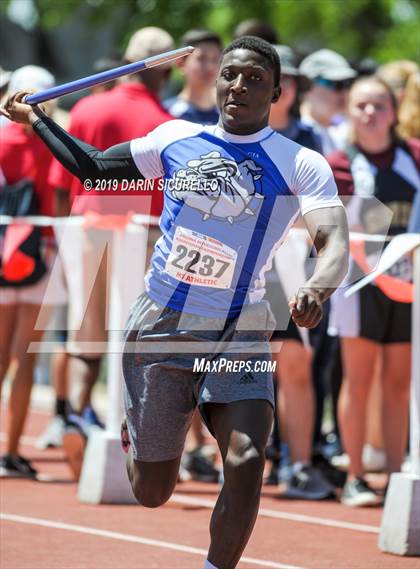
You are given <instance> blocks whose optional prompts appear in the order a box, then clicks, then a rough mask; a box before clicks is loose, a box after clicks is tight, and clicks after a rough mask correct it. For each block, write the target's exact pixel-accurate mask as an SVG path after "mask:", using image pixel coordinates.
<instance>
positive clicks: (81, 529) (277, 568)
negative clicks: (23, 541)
mask: <svg viewBox="0 0 420 569" xmlns="http://www.w3.org/2000/svg"><path fill="white" fill-rule="evenodd" d="M0 520H3V521H8V522H15V523H20V524H28V525H35V526H42V527H47V528H51V529H61V530H66V531H73V532H76V533H84V534H88V535H95V536H97V537H106V538H108V539H117V540H119V541H129V542H131V543H140V544H141V545H150V546H151V547H160V548H162V549H170V550H172V551H181V552H182V553H190V554H191V555H200V556H202V557H206V556H207V553H208V552H207V550H205V549H201V548H199V547H190V546H188V545H181V544H178V543H170V542H168V541H160V540H157V539H150V538H147V537H141V536H138V535H130V534H126V533H119V532H115V531H107V530H102V529H97V528H92V527H87V526H79V525H74V524H65V523H62V522H55V521H54V520H45V519H41V518H31V517H28V516H16V515H14V514H7V513H0ZM241 563H246V564H252V565H258V566H259V567H272V568H273V569H303V567H298V566H296V565H287V564H284V563H277V562H276V561H265V560H264V559H254V558H253V557H242V559H241Z"/></svg>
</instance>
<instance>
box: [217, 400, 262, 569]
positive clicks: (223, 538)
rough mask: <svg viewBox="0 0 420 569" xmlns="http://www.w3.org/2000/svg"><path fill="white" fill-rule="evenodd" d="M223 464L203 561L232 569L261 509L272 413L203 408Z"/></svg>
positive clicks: (256, 404)
mask: <svg viewBox="0 0 420 569" xmlns="http://www.w3.org/2000/svg"><path fill="white" fill-rule="evenodd" d="M206 412H207V413H208V416H209V417H210V422H211V425H212V427H213V430H214V433H215V436H216V440H217V443H218V445H219V448H220V451H221V454H222V458H223V472H224V484H223V488H222V491H221V492H220V495H219V498H218V500H217V502H216V506H215V508H214V510H213V514H212V517H211V522H210V536H211V543H210V548H209V553H208V560H209V561H210V563H212V564H213V565H215V566H216V567H217V568H218V569H233V568H234V567H236V565H237V563H238V562H239V560H240V558H241V555H242V552H243V550H244V549H245V546H246V544H247V543H248V540H249V538H250V536H251V533H252V530H253V527H254V524H255V521H256V518H257V514H258V506H259V503H260V492H261V485H262V479H263V471H264V464H265V447H266V445H267V440H268V437H269V435H270V431H271V426H272V422H273V408H272V407H271V405H270V403H268V401H265V400H246V401H235V402H233V403H229V404H216V403H207V404H206Z"/></svg>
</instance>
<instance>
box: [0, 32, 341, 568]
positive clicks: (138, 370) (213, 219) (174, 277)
mask: <svg viewBox="0 0 420 569" xmlns="http://www.w3.org/2000/svg"><path fill="white" fill-rule="evenodd" d="M24 96H25V93H22V92H20V93H17V94H16V95H15V96H13V97H11V98H10V99H9V100H8V101H7V102H6V104H5V110H4V111H3V114H5V115H6V116H8V117H9V118H11V119H12V120H16V121H19V122H24V123H29V124H32V126H33V129H34V131H35V132H36V133H37V134H38V136H40V137H41V138H42V139H43V140H44V142H45V143H46V144H47V145H48V147H49V148H50V149H51V151H52V152H53V153H54V154H55V156H56V157H57V158H58V159H59V160H60V161H61V162H62V164H64V166H66V168H68V169H69V170H70V171H71V172H72V173H73V174H74V175H76V176H78V177H79V178H80V179H81V180H82V181H83V180H86V179H87V178H90V179H92V180H95V179H118V180H123V179H129V180H132V179H141V178H158V177H160V176H162V177H163V183H164V187H165V206H164V211H163V214H162V217H161V220H160V226H161V230H162V233H163V236H162V238H161V239H160V240H159V241H158V243H157V244H156V247H155V251H154V254H153V257H152V263H151V265H152V266H151V269H150V271H149V272H148V274H147V277H146V292H145V293H144V294H143V295H141V296H140V297H139V299H138V300H137V302H136V304H135V306H134V307H133V310H132V313H131V315H130V318H129V323H128V326H127V330H126V340H127V341H126V347H125V350H124V355H123V369H124V377H125V403H126V413H127V417H126V421H125V422H124V423H123V441H124V442H125V445H126V446H127V447H129V453H128V463H127V469H128V474H129V478H130V481H131V484H132V487H133V491H134V494H135V496H136V497H137V500H138V501H139V502H140V503H141V504H143V505H144V506H147V507H151V508H155V507H158V506H160V505H162V504H164V503H165V502H166V501H167V500H168V499H169V497H170V496H171V493H172V491H173V489H174V487H175V484H176V481H177V476H178V469H179V462H180V457H181V454H182V449H183V445H184V440H185V434H186V433H187V431H188V427H189V424H190V421H191V418H192V414H193V411H194V409H195V407H196V406H197V405H198V406H199V409H200V411H201V413H202V415H203V418H204V420H205V422H206V424H207V425H208V427H209V429H210V431H211V432H212V434H213V435H214V436H215V437H216V440H217V443H218V445H219V448H220V451H221V454H222V457H223V467H224V485H223V488H222V490H221V493H220V495H219V498H218V500H217V503H216V506H215V509H214V512H213V515H212V518H211V523H210V533H211V544H210V549H209V552H208V558H207V560H206V564H205V567H206V569H215V568H216V569H232V568H234V567H236V565H237V563H238V562H239V560H240V557H241V554H242V552H243V550H244V548H245V546H246V544H247V542H248V539H249V537H250V535H251V532H252V529H253V526H254V523H255V520H256V517H257V512H258V505H259V500H260V490H261V483H262V476H263V469H264V462H265V460H264V449H265V446H266V443H267V439H268V436H269V433H270V429H271V425H272V420H273V386H272V377H271V374H270V373H269V372H264V371H261V368H262V367H263V366H262V365H261V364H262V363H264V362H266V361H269V359H270V348H269V338H270V335H271V329H272V328H273V326H274V324H273V321H272V320H273V319H272V315H271V312H270V309H269V306H268V303H267V302H265V301H264V300H263V296H264V272H265V271H266V270H267V269H268V268H269V267H270V265H271V261H272V258H273V254H274V252H275V250H276V248H277V247H278V246H279V245H280V243H281V242H282V240H283V239H284V237H285V234H286V232H287V230H288V228H289V227H290V225H291V224H292V223H293V221H294V220H295V218H296V216H297V215H298V213H299V211H300V213H301V214H302V215H303V218H304V221H305V223H306V226H307V228H308V231H309V233H310V235H311V237H312V239H313V240H314V243H315V246H316V248H317V251H318V261H317V265H316V268H315V271H314V273H313V275H312V276H311V277H310V278H309V279H308V281H307V282H306V283H305V286H304V287H303V288H301V289H300V290H299V291H296V295H295V297H294V298H292V299H291V300H290V303H289V306H290V311H291V316H292V318H293V320H294V321H295V322H296V324H298V325H299V326H304V327H307V328H311V327H313V326H315V325H316V324H317V323H318V322H319V320H320V318H321V316H322V303H323V302H324V301H325V300H326V299H327V298H328V297H329V296H330V295H331V294H332V292H333V291H334V290H335V288H336V287H337V286H338V285H339V283H340V282H341V280H342V278H343V277H344V275H345V273H346V270H347V257H348V231H347V224H346V218H345V214H344V209H343V207H342V206H341V203H340V201H339V199H338V198H337V191H336V186H335V184H334V181H333V177H332V174H331V171H330V168H329V166H328V165H327V163H326V162H325V160H324V159H323V158H322V156H321V155H319V154H317V153H316V152H313V151H311V150H308V149H306V148H303V147H301V146H299V145H298V144H296V143H294V142H292V141H290V140H287V139H286V138H284V137H283V136H281V135H280V134H278V133H276V132H274V131H273V130H272V129H271V128H270V127H269V126H268V116H269V111H270V105H271V103H272V102H275V101H277V100H278V97H279V96H280V62H279V58H278V55H277V53H276V51H275V50H274V49H273V48H272V47H271V45H270V44H268V43H266V42H265V41H263V40H260V39H258V38H254V37H243V38H240V39H238V40H236V41H234V42H233V43H232V44H230V45H229V46H228V47H227V48H226V49H225V51H224V53H223V57H222V60H221V64H220V70H219V75H218V79H217V101H218V106H219V109H220V121H219V124H218V125H216V126H205V127H203V126H201V125H197V124H192V123H188V122H186V121H181V120H177V121H172V122H168V123H165V124H163V125H161V126H159V127H158V128H157V129H155V130H154V131H153V132H152V133H150V134H149V135H148V136H146V137H144V138H141V139H136V140H132V141H131V142H127V143H124V144H120V145H117V146H114V147H112V148H109V149H108V150H106V151H104V152H100V151H98V150H97V149H95V148H93V147H91V146H89V145H87V144H85V143H83V142H82V141H79V140H76V139H74V138H72V137H71V136H69V135H68V134H67V133H66V132H65V131H63V130H62V129H61V128H60V127H59V126H58V125H56V124H55V123H54V122H53V121H52V120H51V119H49V118H47V117H46V116H45V115H43V113H42V111H41V110H40V109H39V108H34V109H32V108H31V107H28V106H27V105H25V104H23V103H22V100H23V97H24ZM115 111H116V112H124V109H116V110H115ZM133 120H141V117H133ZM195 358H200V359H201V358H205V359H206V360H208V361H210V362H218V365H217V368H216V369H217V371H216V372H215V371H212V370H213V369H215V368H214V366H205V368H204V369H205V371H204V372H203V371H194V360H195ZM228 363H229V364H230V365H227V364H228Z"/></svg>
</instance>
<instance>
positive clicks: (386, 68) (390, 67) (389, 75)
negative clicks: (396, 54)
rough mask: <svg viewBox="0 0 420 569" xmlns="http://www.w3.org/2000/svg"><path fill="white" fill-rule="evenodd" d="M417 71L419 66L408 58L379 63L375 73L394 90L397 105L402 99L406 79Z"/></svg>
mask: <svg viewBox="0 0 420 569" xmlns="http://www.w3.org/2000/svg"><path fill="white" fill-rule="evenodd" d="M418 71H419V66H418V65H417V63H415V62H414V61H410V60H409V59H400V60H398V61H390V62H389V63H385V64H384V65H381V66H380V67H379V69H378V70H377V75H378V76H379V77H380V78H381V79H383V80H384V81H385V83H388V85H389V86H390V87H391V89H392V90H393V92H394V95H395V97H396V99H397V103H398V105H400V104H401V101H402V100H403V97H404V93H405V88H406V85H407V81H408V79H409V78H410V76H411V75H412V74H413V73H416V72H418Z"/></svg>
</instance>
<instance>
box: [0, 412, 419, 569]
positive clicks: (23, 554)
mask: <svg viewBox="0 0 420 569" xmlns="http://www.w3.org/2000/svg"><path fill="white" fill-rule="evenodd" d="M5 415H6V413H3V416H2V417H1V419H2V420H1V422H0V427H1V432H2V439H3V440H4V431H5V420H6V417H5ZM47 419H48V416H47V415H45V414H41V413H38V412H34V411H32V412H31V415H30V417H29V419H28V422H27V426H26V431H25V435H26V436H25V437H24V439H23V443H24V444H23V445H22V453H23V454H24V455H25V456H27V457H28V458H29V459H31V460H33V461H34V464H35V466H36V467H37V468H38V469H39V471H40V472H41V474H42V475H44V476H45V478H48V479H49V481H46V482H36V481H28V480H16V479H2V480H1V482H0V484H1V490H0V509H1V513H2V514H1V515H2V519H1V533H0V551H1V553H0V565H1V568H2V569H82V568H83V569H107V568H109V569H152V568H153V569H155V568H156V569H201V568H202V567H203V564H204V559H205V554H206V551H207V547H208V543H209V535H208V524H209V519H210V513H211V505H212V503H213V502H214V501H215V500H216V498H217V495H218V490H219V487H218V486H217V485H212V484H203V483H196V482H188V483H183V484H180V485H178V487H177V489H176V493H175V495H174V499H173V500H171V501H170V502H169V503H168V504H166V505H165V506H163V507H162V508H159V509H157V510H147V509H144V508H142V507H140V506H118V505H112V506H110V505H101V506H91V505H86V504H80V503H79V502H78V501H77V497H76V490H77V487H76V484H75V483H74V482H72V480H71V477H70V472H69V470H68V467H67V464H66V463H65V461H64V456H63V454H62V452H61V451H60V450H49V451H45V452H41V451H38V450H36V449H35V448H34V446H33V443H34V440H35V438H36V437H37V435H38V434H40V432H41V431H42V429H43V427H44V426H45V424H46V421H47ZM279 494H280V491H279V490H278V489H277V488H275V489H273V488H272V487H265V488H264V492H263V497H262V500H261V510H260V515H259V517H258V521H257V524H256V526H255V529H254V533H253V535H252V538H251V540H250V543H249V544H248V547H247V549H246V551H245V554H244V561H242V562H241V563H240V565H239V567H243V568H244V569H246V568H255V569H257V568H259V567H272V568H277V569H282V568H283V569H286V568H287V567H289V568H290V569H292V568H293V567H294V568H304V569H321V568H322V569H327V568H330V569H344V568H345V569H378V568H380V569H400V568H401V569H419V567H420V564H419V560H418V559H414V558H402V557H397V556H392V555H386V554H383V553H381V552H380V551H379V550H378V548H377V537H378V534H377V532H378V528H379V525H380V520H381V515H382V510H381V509H380V508H376V509H357V510H354V509H350V508H345V507H343V506H341V505H340V504H339V503H338V502H304V501H289V500H285V499H281V498H280V497H279Z"/></svg>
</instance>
